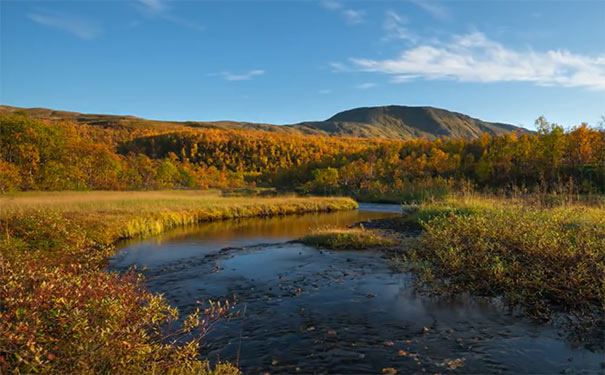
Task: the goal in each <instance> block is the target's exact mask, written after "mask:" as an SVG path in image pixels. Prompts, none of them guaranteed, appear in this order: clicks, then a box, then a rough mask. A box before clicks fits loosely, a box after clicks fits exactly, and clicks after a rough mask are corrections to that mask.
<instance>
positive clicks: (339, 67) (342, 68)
mask: <svg viewBox="0 0 605 375" xmlns="http://www.w3.org/2000/svg"><path fill="white" fill-rule="evenodd" d="M328 65H329V66H330V68H332V72H334V73H339V72H348V71H350V70H351V68H349V67H348V66H346V65H345V64H343V63H341V62H336V61H332V62H329V63H328Z"/></svg>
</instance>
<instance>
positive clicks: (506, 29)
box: [0, 0, 605, 127]
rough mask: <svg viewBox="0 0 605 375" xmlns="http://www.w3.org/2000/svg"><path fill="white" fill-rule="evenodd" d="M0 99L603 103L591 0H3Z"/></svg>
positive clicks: (286, 116) (512, 110) (258, 111)
mask: <svg viewBox="0 0 605 375" xmlns="http://www.w3.org/2000/svg"><path fill="white" fill-rule="evenodd" d="M0 6H1V8H0V11H1V47H2V48H1V57H0V62H1V65H0V68H1V73H0V78H1V84H0V89H1V92H0V102H1V103H2V104H7V105H14V106H22V107H48V108H55V109H63V110H73V111H79V112H87V113H115V114H131V115H136V116H141V117H146V118H153V119H167V120H168V119H172V120H226V119H231V120H245V121H253V122H269V123H278V124H282V123H294V122H298V121H304V120H321V119H325V118H328V117H329V116H331V115H333V114H334V113H336V112H339V111H341V110H345V109H349V108H353V107H359V106H373V105H387V104H402V105H431V106H436V107H441V108H446V109H450V110H455V111H459V112H463V113H466V114H469V115H471V116H474V117H478V118H481V119H484V120H489V121H500V122H508V123H512V124H516V125H524V126H526V127H532V126H533V121H534V120H535V119H536V118H537V117H538V116H539V115H545V116H546V117H547V118H548V119H549V120H551V121H555V122H558V123H561V124H564V125H574V124H578V123H580V122H588V123H590V124H596V123H597V122H598V120H599V119H600V115H604V114H605V1H441V2H436V1H423V0H412V1H338V0H324V1H288V0H284V1H209V0H200V1H169V0H140V1H121V0H115V1H86V0H79V1H65V2H56V1H44V0H43V1H35V2H33V1H25V0H8V1H7V0H2V1H1V2H0Z"/></svg>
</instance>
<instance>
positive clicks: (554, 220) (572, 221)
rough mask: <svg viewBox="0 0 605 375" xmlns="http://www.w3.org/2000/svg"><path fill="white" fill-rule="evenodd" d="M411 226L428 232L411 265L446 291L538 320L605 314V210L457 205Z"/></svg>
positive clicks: (480, 200) (429, 210)
mask: <svg viewBox="0 0 605 375" xmlns="http://www.w3.org/2000/svg"><path fill="white" fill-rule="evenodd" d="M408 220H410V221H413V222H418V223H420V225H421V226H422V227H423V232H422V234H421V235H420V237H419V238H418V240H417V241H415V243H414V244H413V245H412V248H411V250H409V251H408V252H407V259H408V260H411V261H412V262H413V263H414V264H415V267H416V270H417V271H418V272H419V273H420V275H421V276H422V279H423V280H424V281H427V282H430V283H432V284H433V285H434V286H435V287H436V288H438V289H440V290H442V291H450V292H456V291H470V292H473V293H476V294H481V295H490V296H493V295H504V296H505V297H506V299H507V300H508V301H509V302H510V303H511V304H520V305H523V306H525V307H526V308H527V310H528V311H529V312H530V313H531V314H532V315H534V316H536V317H544V318H546V317H548V316H549V313H550V312H551V311H552V310H553V309H556V310H565V311H567V312H572V313H575V314H579V315H586V316H596V317H598V316H601V317H602V316H603V312H605V209H604V208H603V206H599V205H591V206H586V205H560V206H553V207H550V206H543V205H535V204H533V205H532V204H527V202H523V201H519V200H504V199H495V198H485V197H472V198H468V199H464V198H458V199H454V198H451V199H447V200H444V201H442V202H434V203H428V204H425V205H422V206H421V208H420V210H419V211H418V212H416V213H414V214H413V215H411V216H410V217H408Z"/></svg>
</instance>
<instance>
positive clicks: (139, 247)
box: [110, 203, 401, 268]
mask: <svg viewBox="0 0 605 375" xmlns="http://www.w3.org/2000/svg"><path fill="white" fill-rule="evenodd" d="M400 212H401V208H400V207H399V206H398V205H386V204H385V205H377V204H363V203H362V204H360V209H359V210H353V211H339V212H332V213H313V214H304V215H288V216H278V217H270V218H247V219H236V220H221V221H215V222H211V223H201V224H199V225H196V226H193V227H187V228H179V229H175V230H172V231H170V232H168V233H165V234H162V235H159V236H156V237H152V238H150V239H146V240H144V241H137V240H131V241H127V242H124V244H123V245H122V246H121V247H122V248H123V249H124V250H127V251H122V252H120V253H119V254H118V255H116V257H115V258H114V259H113V260H112V261H111V263H110V264H111V266H112V267H116V268H122V267H127V266H129V265H132V264H138V265H140V266H148V267H153V266H154V265H158V264H161V263H163V262H167V261H174V260H176V259H180V258H187V257H191V256H199V255H200V253H204V252H214V251H217V250H220V249H222V248H224V247H236V246H250V245H255V244H259V243H275V242H286V241H290V240H294V239H297V238H299V237H302V236H304V235H305V234H307V233H309V232H310V231H311V230H313V229H315V228H321V227H332V226H333V227H347V226H349V225H352V224H354V223H357V222H359V221H365V220H371V219H378V218H384V217H391V216H397V215H398V214H399V213H400ZM142 259H144V261H145V263H144V264H140V263H139V261H140V260H142Z"/></svg>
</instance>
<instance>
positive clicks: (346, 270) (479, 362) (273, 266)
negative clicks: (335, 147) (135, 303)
mask: <svg viewBox="0 0 605 375" xmlns="http://www.w3.org/2000/svg"><path fill="white" fill-rule="evenodd" d="M399 212H400V208H399V206H397V205H386V204H360V207H359V210H355V211H345V212H333V213H315V214H305V215H292V216H282V217H273V218H250V219H239V220H227V221H218V222H211V223H202V224H199V225H197V226H193V227H188V228H181V229H176V230H173V231H170V232H167V233H165V234H162V235H160V236H156V237H152V238H148V239H144V240H133V241H128V242H124V243H123V244H122V245H121V246H120V251H119V252H118V253H117V254H116V256H115V257H114V258H113V259H111V260H110V266H109V268H110V269H111V270H118V271H124V270H126V269H128V268H129V267H130V266H132V265H137V266H138V267H146V270H145V271H144V274H145V276H146V277H147V281H146V285H147V286H148V288H149V289H150V290H151V291H153V292H158V293H162V294H164V296H165V297H166V299H167V300H168V301H169V303H170V304H171V305H173V306H176V307H178V308H179V310H180V311H181V313H182V314H183V315H185V314H187V313H189V312H191V311H193V310H194V309H195V308H196V306H198V305H197V304H196V301H207V300H208V299H212V300H221V299H222V300H224V299H230V298H233V297H235V298H236V299H237V301H238V305H237V309H238V310H240V314H239V316H238V317H236V318H233V319H231V320H225V321H222V322H220V323H219V324H218V325H217V326H216V327H215V329H214V330H213V331H211V332H210V333H209V334H208V335H207V336H206V338H205V339H204V342H203V346H202V354H203V356H204V357H206V358H209V359H210V360H211V361H219V360H220V361H232V362H234V363H235V362H237V360H238V358H239V363H238V364H239V367H240V368H241V369H242V370H243V371H244V373H246V374H262V373H269V374H277V373H288V374H296V373H300V374H324V373H330V374H381V373H383V369H387V368H390V369H395V370H397V371H398V373H400V374H401V373H404V374H407V373H419V374H423V373H427V374H434V373H444V374H446V373H465V374H468V373H473V374H485V373H504V374H518V373H534V374H560V373H561V374H602V373H603V372H604V371H605V369H604V358H603V351H601V350H596V351H591V350H588V349H586V348H585V347H582V346H578V345H574V344H572V342H573V341H570V340H568V339H567V337H566V336H565V334H564V333H563V332H561V330H560V329H556V328H554V327H553V326H552V325H550V324H545V323H538V322H534V321H532V320H530V319H528V318H526V317H524V316H523V315H522V314H521V313H519V312H518V311H514V310H511V309H509V308H507V307H505V306H503V305H502V303H500V302H499V301H498V300H497V299H488V298H480V297H472V296H468V295H459V296H456V297H444V296H432V295H430V294H428V293H426V292H422V293H421V292H418V291H416V290H415V288H414V277H413V275H411V274H409V273H401V272H396V271H394V270H393V269H392V268H391V267H389V263H388V260H387V259H385V258H384V256H383V254H381V253H380V252H377V251H327V250H322V249H315V248H312V247H308V246H305V245H302V244H299V243H291V242H288V241H291V240H293V239H296V238H299V237H301V236H303V235H304V234H307V233H308V232H309V231H310V230H311V229H313V228H317V227H326V226H339V227H345V226H349V225H352V224H354V223H356V222H360V221H366V220H375V219H381V218H388V217H393V216H397V215H400V213H399ZM244 307H245V314H244V311H243V309H244ZM385 371H392V370H385Z"/></svg>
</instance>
